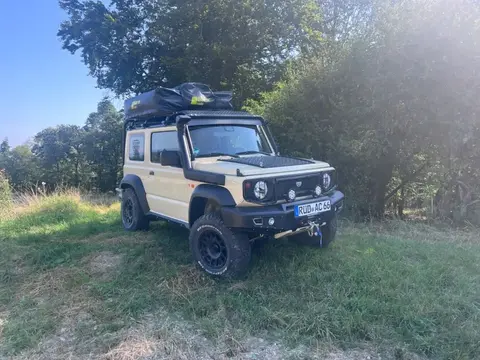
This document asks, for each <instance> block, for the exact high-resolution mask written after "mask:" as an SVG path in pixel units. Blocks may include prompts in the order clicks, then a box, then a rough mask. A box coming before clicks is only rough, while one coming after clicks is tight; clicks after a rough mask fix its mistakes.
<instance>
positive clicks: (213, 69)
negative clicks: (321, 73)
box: [58, 0, 321, 98]
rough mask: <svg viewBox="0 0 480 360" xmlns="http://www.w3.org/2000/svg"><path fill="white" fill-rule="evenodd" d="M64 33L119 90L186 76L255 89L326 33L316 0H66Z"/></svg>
mask: <svg viewBox="0 0 480 360" xmlns="http://www.w3.org/2000/svg"><path fill="white" fill-rule="evenodd" d="M60 5H61V7H62V8H63V9H64V10H65V11H66V13H67V14H68V17H69V19H68V20H66V21H65V22H63V23H62V25H61V28H60V30H59V32H58V36H59V37H60V39H61V40H62V42H63V47H64V48H65V49H67V50H68V51H70V52H72V53H75V52H77V51H80V52H81V54H82V57H83V61H84V63H85V64H86V65H87V66H88V67H89V69H90V72H91V74H92V75H93V76H94V77H95V78H97V80H98V85H99V86H100V87H101V88H107V89H112V90H113V91H114V92H115V93H116V94H118V95H124V94H128V93H132V92H133V93H138V92H143V91H146V90H150V89H151V88H153V87H156V86H159V85H167V86H175V85H178V84H179V83H182V82H186V81H197V82H204V83H208V84H210V85H211V86H212V87H213V88H215V89H225V88H226V89H231V88H236V89H237V90H238V91H237V95H238V96H240V97H241V98H246V97H251V96H255V95H256V94H257V93H258V92H259V91H260V90H265V89H266V88H268V86H269V85H271V84H272V83H273V81H275V80H278V79H279V76H280V74H281V71H280V70H281V68H282V65H283V64H284V63H285V62H286V61H287V60H288V59H291V58H292V57H293V55H294V54H297V53H299V52H303V53H305V52H312V51H315V49H316V48H318V47H319V45H320V41H321V33H320V31H319V28H320V24H321V22H320V20H321V17H320V11H319V9H318V5H317V4H316V2H315V1H314V0H264V1H254V0H240V1H238V0H200V1H185V0H168V1H167V0H156V1H153V0H150V1H144V0H113V1H112V2H111V5H110V6H106V5H104V3H103V2H101V1H95V0H61V1H60Z"/></svg>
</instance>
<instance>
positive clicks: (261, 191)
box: [253, 181, 268, 200]
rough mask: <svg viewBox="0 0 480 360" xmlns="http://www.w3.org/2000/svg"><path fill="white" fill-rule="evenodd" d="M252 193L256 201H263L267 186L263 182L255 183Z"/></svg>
mask: <svg viewBox="0 0 480 360" xmlns="http://www.w3.org/2000/svg"><path fill="white" fill-rule="evenodd" d="M253 193H254V194H255V197H256V198H257V199H258V200H263V199H265V197H266V196H267V193H268V186H267V183H266V182H265V181H257V183H256V184H255V187H254V188H253Z"/></svg>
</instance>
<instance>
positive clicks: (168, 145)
mask: <svg viewBox="0 0 480 360" xmlns="http://www.w3.org/2000/svg"><path fill="white" fill-rule="evenodd" d="M178 149H179V147H178V138H177V132H176V131H162V132H156V133H152V149H151V156H150V159H151V162H153V163H160V155H161V153H162V151H163V150H178Z"/></svg>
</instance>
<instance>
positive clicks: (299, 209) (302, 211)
mask: <svg viewBox="0 0 480 360" xmlns="http://www.w3.org/2000/svg"><path fill="white" fill-rule="evenodd" d="M331 208H332V207H331V205H330V200H324V201H318V202H316V203H311V204H305V205H296V206H295V210H294V212H295V216H296V217H299V216H312V215H316V214H320V213H323V212H326V211H329V210H330V209H331Z"/></svg>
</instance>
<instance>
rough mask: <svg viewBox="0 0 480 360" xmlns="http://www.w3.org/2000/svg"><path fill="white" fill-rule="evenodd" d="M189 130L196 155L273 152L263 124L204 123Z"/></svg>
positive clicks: (269, 153)
mask: <svg viewBox="0 0 480 360" xmlns="http://www.w3.org/2000/svg"><path fill="white" fill-rule="evenodd" d="M189 131H190V138H191V140H192V145H193V153H194V155H195V156H196V157H208V156H220V155H232V156H235V155H242V154H245V155H246V154H262V153H264V154H268V155H271V153H272V149H271V148H270V145H269V143H268V141H267V138H266V136H265V133H264V131H263V129H262V128H261V126H256V125H203V126H190V127H189Z"/></svg>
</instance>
